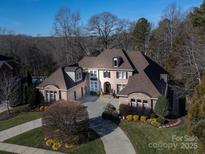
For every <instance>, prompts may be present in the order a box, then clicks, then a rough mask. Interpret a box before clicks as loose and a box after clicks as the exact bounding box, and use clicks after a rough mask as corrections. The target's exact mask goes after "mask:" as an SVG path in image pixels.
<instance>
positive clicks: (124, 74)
mask: <svg viewBox="0 0 205 154" xmlns="http://www.w3.org/2000/svg"><path fill="white" fill-rule="evenodd" d="M117 79H127V72H125V71H118V72H117Z"/></svg>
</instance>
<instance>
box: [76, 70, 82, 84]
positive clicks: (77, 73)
mask: <svg viewBox="0 0 205 154" xmlns="http://www.w3.org/2000/svg"><path fill="white" fill-rule="evenodd" d="M81 80H82V71H81V69H78V70H77V71H76V82H78V81H81Z"/></svg>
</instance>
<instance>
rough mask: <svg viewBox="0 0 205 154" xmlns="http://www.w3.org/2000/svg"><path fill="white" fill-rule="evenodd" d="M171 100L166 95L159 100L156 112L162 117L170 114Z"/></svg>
mask: <svg viewBox="0 0 205 154" xmlns="http://www.w3.org/2000/svg"><path fill="white" fill-rule="evenodd" d="M168 108H169V101H168V100H167V98H166V97H164V96H161V97H159V99H158V100H157V103H156V105H155V108H154V112H155V113H156V114H157V115H158V116H161V117H165V116H167V115H168Z"/></svg>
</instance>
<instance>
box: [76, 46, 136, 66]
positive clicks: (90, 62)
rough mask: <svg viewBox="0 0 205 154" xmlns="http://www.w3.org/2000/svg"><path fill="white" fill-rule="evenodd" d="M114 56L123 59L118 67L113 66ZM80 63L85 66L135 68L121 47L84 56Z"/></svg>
mask: <svg viewBox="0 0 205 154" xmlns="http://www.w3.org/2000/svg"><path fill="white" fill-rule="evenodd" d="M114 57H121V58H122V60H123V62H122V63H121V65H120V66H119V67H118V68H114V67H113V58H114ZM79 65H80V66H81V67H83V68H107V69H131V70H133V69H134V68H133V67H132V65H131V64H130V62H129V60H128V59H127V57H126V55H125V53H124V51H123V50H121V49H107V50H105V51H103V52H101V53H100V54H99V55H98V56H96V57H84V58H83V59H82V60H80V61H79Z"/></svg>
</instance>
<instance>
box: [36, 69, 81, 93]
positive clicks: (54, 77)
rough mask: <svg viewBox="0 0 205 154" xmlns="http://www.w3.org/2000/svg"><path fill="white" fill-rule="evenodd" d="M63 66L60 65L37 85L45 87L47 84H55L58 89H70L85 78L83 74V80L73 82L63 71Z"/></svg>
mask: <svg viewBox="0 0 205 154" xmlns="http://www.w3.org/2000/svg"><path fill="white" fill-rule="evenodd" d="M64 69H65V67H60V68H59V69H57V70H56V71H55V72H54V73H52V74H51V75H50V76H49V77H48V78H47V79H46V80H44V81H43V82H42V83H41V84H40V85H39V86H38V87H45V86H47V85H55V86H57V87H58V88H59V89H65V90H67V89H70V88H72V87H73V86H75V85H77V84H78V83H80V82H82V81H83V80H84V79H85V74H83V80H82V81H79V82H74V81H73V80H72V79H71V78H70V77H69V75H68V74H67V73H66V72H65V70H64Z"/></svg>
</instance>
